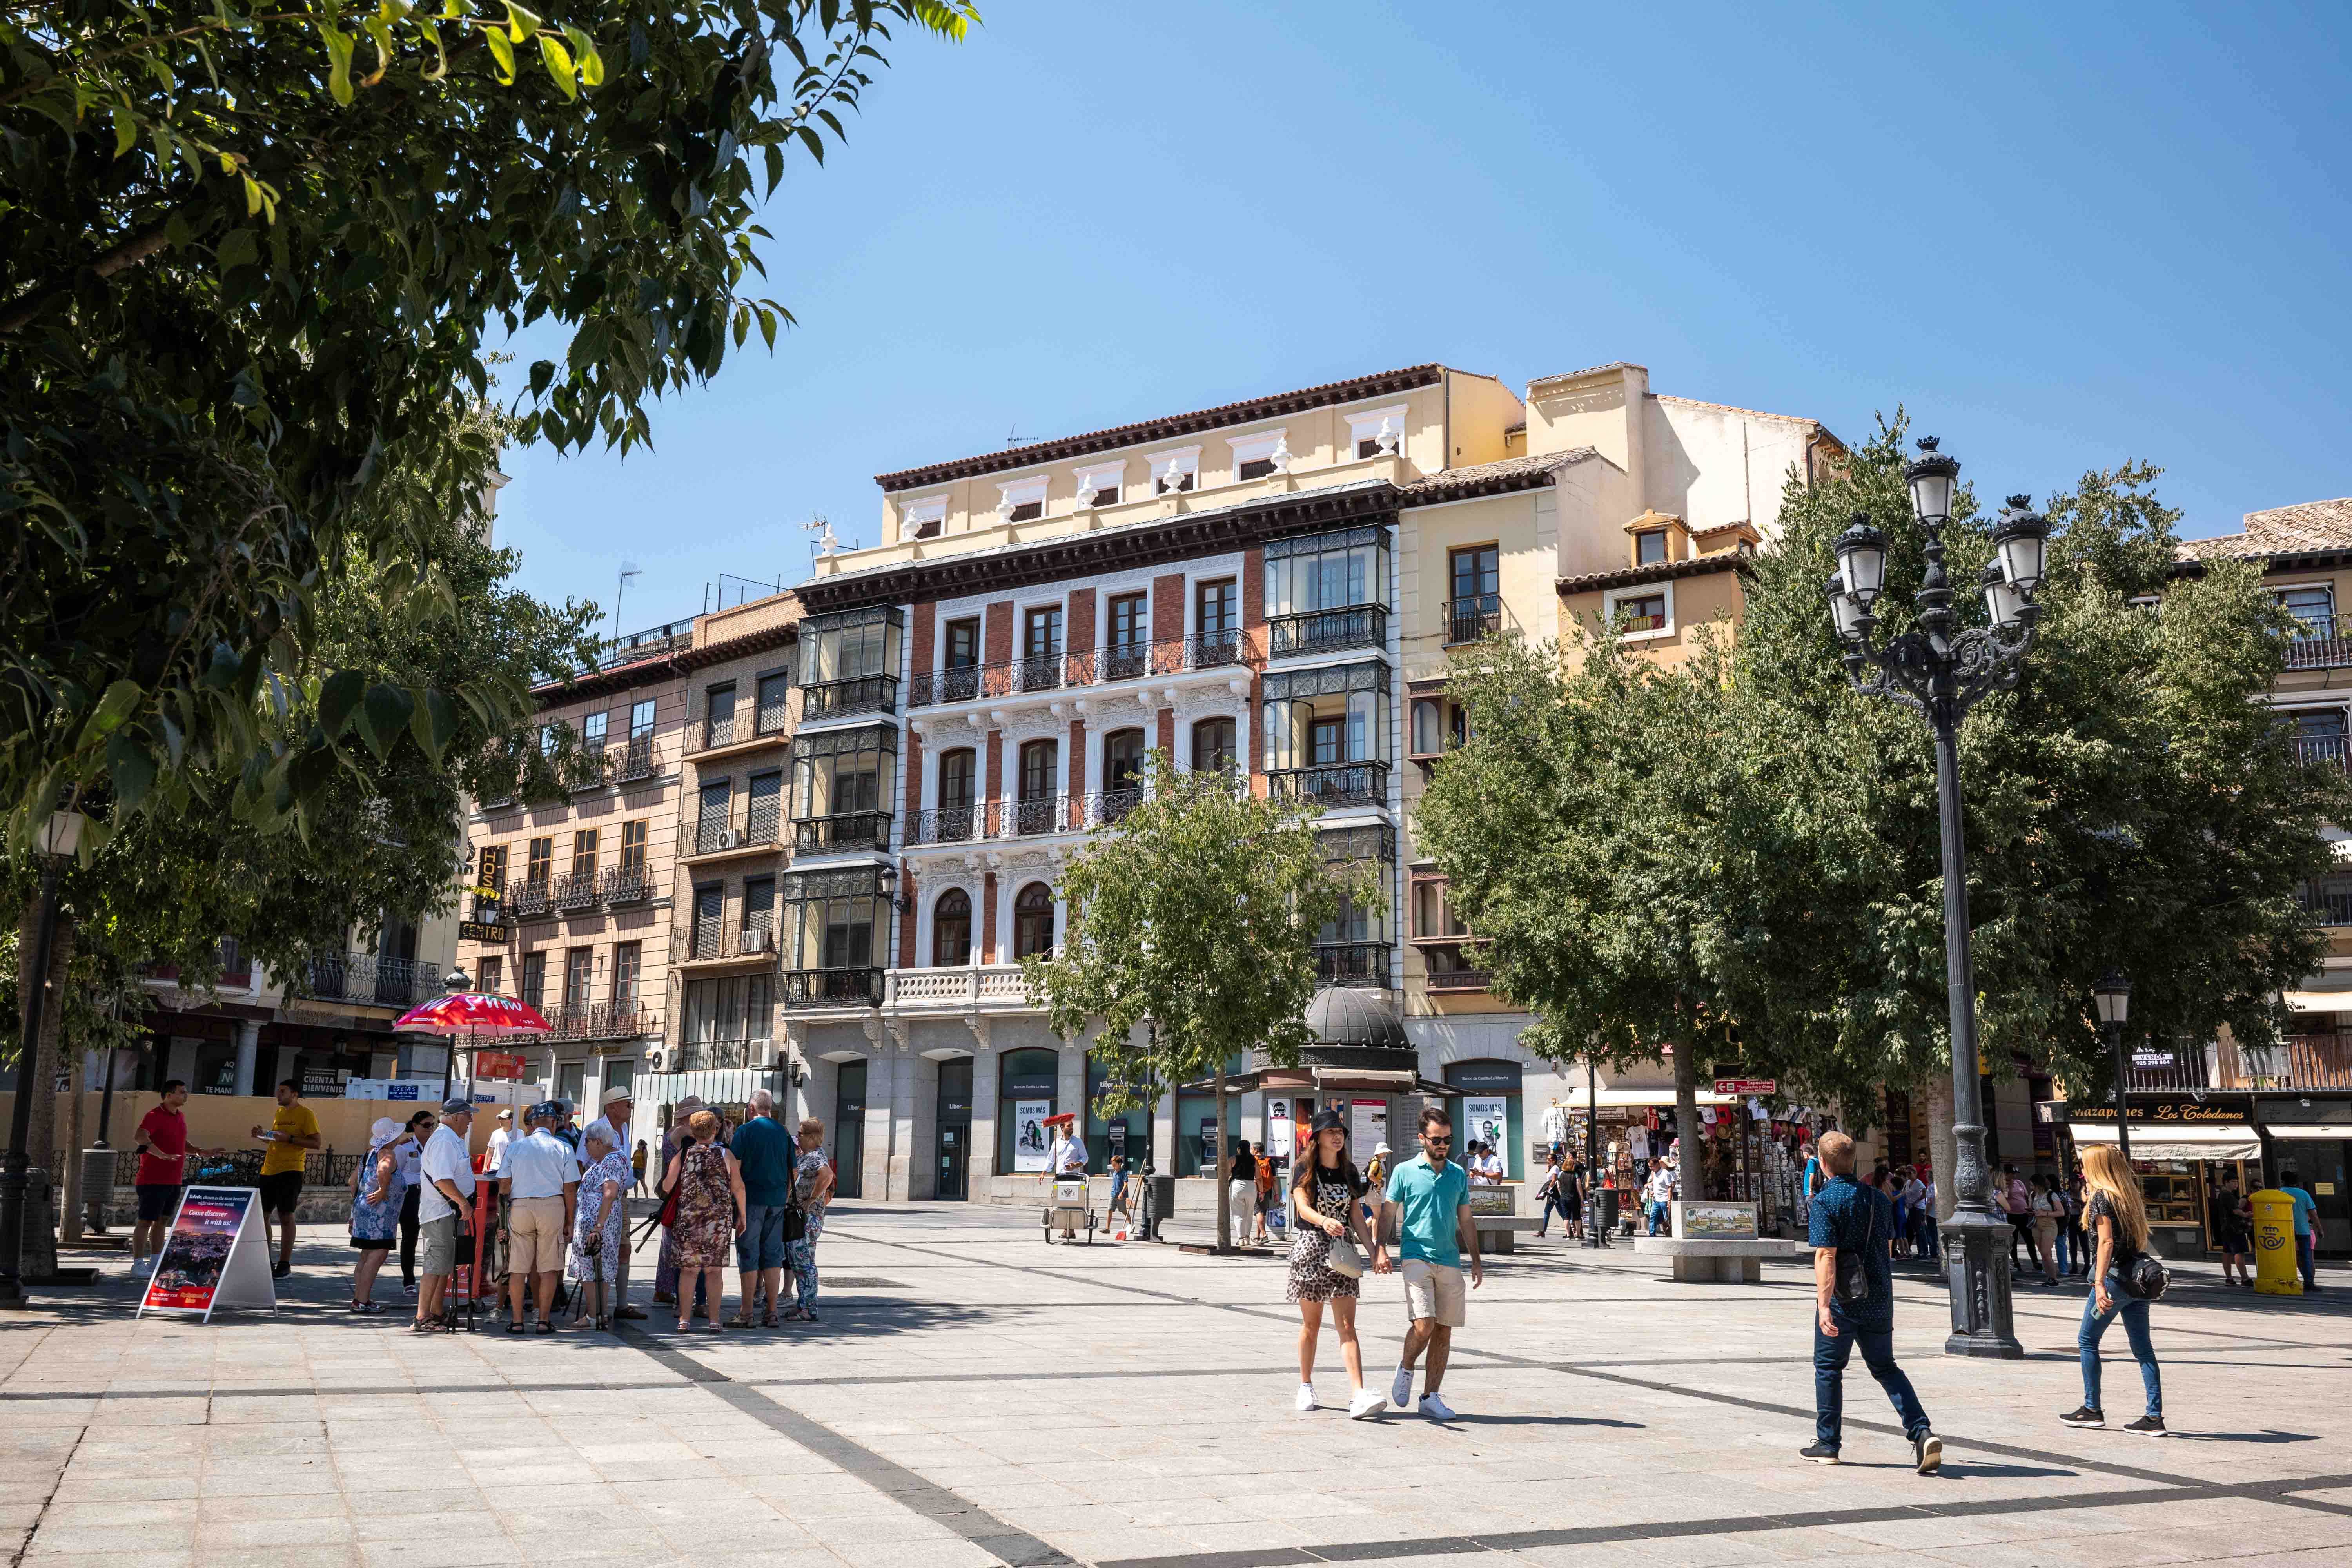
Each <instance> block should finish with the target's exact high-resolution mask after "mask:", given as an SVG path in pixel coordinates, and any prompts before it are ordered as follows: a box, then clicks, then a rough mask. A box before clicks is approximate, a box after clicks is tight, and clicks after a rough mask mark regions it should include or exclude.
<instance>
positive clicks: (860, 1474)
mask: <svg viewBox="0 0 2352 1568" xmlns="http://www.w3.org/2000/svg"><path fill="white" fill-rule="evenodd" d="M350 1256H351V1255H350V1253H349V1251H348V1249H347V1248H346V1247H344V1246H343V1245H342V1237H341V1235H340V1233H339V1232H336V1231H334V1230H332V1229H331V1228H330V1227H326V1226H319V1227H314V1228H313V1229H312V1230H310V1232H307V1233H306V1235H305V1238H304V1245H303V1247H302V1249H301V1251H300V1253H299V1256H298V1259H297V1266H296V1272H295V1276H294V1278H293V1279H289V1280H288V1281H285V1282H283V1284H282V1286H281V1289H285V1288H289V1287H290V1289H288V1293H287V1298H286V1303H285V1305H284V1307H283V1308H282V1309H281V1310H280V1311H279V1312H278V1314H277V1315H276V1316H275V1317H269V1316H238V1317H235V1318H226V1319H224V1320H222V1321H215V1322H214V1323H211V1324H209V1325H205V1324H197V1323H191V1322H184V1321H170V1320H156V1319H153V1318H150V1319H148V1320H146V1321H133V1320H132V1317H131V1291H130V1289H129V1287H128V1285H127V1284H124V1283H118V1284H116V1285H114V1286H113V1287H111V1288H110V1289H107V1290H104V1291H102V1292H95V1293H93V1292H85V1293H83V1294H81V1295H79V1296H74V1297H63V1296H58V1295H52V1296H49V1297H47V1298H45V1299H44V1301H43V1304H42V1307H41V1309H40V1310H36V1311H34V1312H31V1313H28V1314H25V1315H23V1316H21V1317H12V1318H10V1319H8V1320H6V1321H5V1322H0V1405H5V1428H0V1431H5V1436H0V1446H5V1464H0V1511H5V1525H6V1530H7V1533H6V1537H5V1544H6V1547H7V1550H8V1552H9V1553H10V1557H9V1562H10V1563H11V1564H14V1563H27V1564H29V1563H47V1562H52V1561H56V1560H58V1559H63V1558H67V1557H83V1558H89V1557H90V1556H92V1555H93V1554H96V1553H100V1552H103V1553H105V1554H107V1555H108V1556H110V1557H113V1558H115V1559H117V1560H120V1561H132V1562H136V1563H138V1564H139V1568H175V1565H177V1564H184V1563H208V1564H209V1563H257V1564H259V1563H285V1564H287V1565H289V1568H297V1565H299V1568H332V1565H334V1564H339V1563H368V1564H377V1563H382V1564H387V1565H390V1564H399V1565H400V1568H439V1565H444V1564H469V1563H566V1564H587V1563H604V1562H610V1563H615V1564H617V1563H667V1562H671V1561H677V1562H692V1563H698V1564H703V1565H706V1568H710V1565H716V1564H721V1563H733V1562H743V1563H751V1562H758V1563H769V1564H777V1565H781V1568H799V1565H803V1564H805V1565H807V1568H819V1565H823V1568H837V1565H838V1564H843V1563H847V1564H852V1565H855V1568H890V1565H895V1564H902V1563H903V1564H907V1565H908V1568H953V1565H957V1564H963V1563H971V1564H982V1563H994V1562H1003V1563H1022V1564H1025V1563H1063V1562H1071V1563H1110V1564H1120V1565H1123V1568H1139V1564H1140V1563H1145V1562H1150V1563H1159V1564H1166V1565H1167V1568H1244V1565H1256V1564H1265V1565H1273V1564H1284V1563H1319V1562H1343V1563H1344V1562H1372V1561H1378V1562H1381V1563H1413V1562H1419V1561H1424V1560H1426V1561H1437V1560H1441V1559H1443V1560H1444V1561H1448V1562H1454V1563H1460V1562H1463V1561H1465V1560H1475V1559H1478V1558H1496V1559H1522V1560H1526V1561H1528V1562H1533V1563H1586V1562H1591V1563H1648V1562H1662V1563H1664V1562H1671V1563H1678V1564H1685V1565H1694V1568H1704V1565H1706V1564H1716V1563H1776V1562H1780V1561H1782V1560H1801V1561H1814V1560H1824V1559H1829V1558H1832V1557H1855V1556H1863V1555H1867V1556H1873V1557H1875V1556H1881V1555H1884V1554H1885V1553H1887V1552H1901V1553H1903V1554H1904V1555H1905V1556H1906V1558H1907V1559H1909V1560H1912V1561H1917V1562H1927V1563H1946V1562H1948V1563H1968V1564H1969V1565H1970V1568H2010V1565H2012V1564H2014V1565H2018V1568H2023V1565H2027V1564H2045V1563H2046V1564H2083V1565H2086V1568H2105V1565H2109V1564H2127V1563H2128V1564H2138V1563H2203V1562H2217V1561H2224V1560H2226V1561H2230V1562H2232V1563H2282V1564H2285V1563H2292V1564H2298V1565H2301V1568H2318V1565H2320V1564H2323V1563H2344V1562H2347V1561H2352V1332H2347V1330H2352V1302H2347V1301H2346V1300H2345V1298H2346V1297H2352V1289H2347V1290H2345V1291H2344V1292H2343V1293H2342V1294H2340V1295H2338V1294H2334V1293H2331V1294H2328V1295H2324V1296H2321V1297H2319V1298H2317V1299H2315V1300H2305V1301H2271V1300H2264V1299H2260V1298H2255V1297H2252V1296H2251V1295H2250V1294H2248V1293H2246V1292H2243V1291H2227V1290H2224V1289H2222V1288H2221V1284H2220V1282H2219V1279H2218V1276H2217V1274H2216V1273H2215V1271H2213V1270H2211V1269H2210V1268H2200V1267H2199V1266H2195V1265H2190V1266H2186V1267H2184V1268H2181V1269H2180V1271H2179V1275H2178V1277H2177V1278H2178V1279H2179V1286H2178V1289H2177V1294H2176V1297H2175V1298H2172V1299H2168V1300H2166V1301H2165V1302H2164V1303H2162V1304H2161V1305H2159V1306H2158V1309H2157V1312H2156V1321H2157V1325H2158V1327H2157V1342H2158V1353H2159V1354H2160V1355H2161V1356H2162V1357H2163V1358H2164V1361H2165V1378H2166V1389H2165V1394H2166V1414H2167V1415H2168V1418H2169V1420H2170V1421H2171V1423H2172V1426H2173V1427H2174V1430H2175V1436H2172V1437H2170V1438H2168V1439H2165V1440H2161V1441H2150V1440H2147V1439H2145V1438H2140V1437H2136V1436H2130V1435H2127V1434H2126V1433H2124V1432H2122V1431H2120V1430H2118V1429H2116V1428H2114V1427H2110V1428H2109V1429H2108V1430H2105V1431H2078V1430H2072V1429H2068V1428H2066V1427H2063V1426H2060V1425H2059V1424H2058V1421H2057V1419H2056V1417H2057V1415H2058V1414H2059V1413H2060V1412H2061V1411H2063V1410H2067V1409H2071V1408H2072V1407H2073V1406H2074V1405H2075V1404H2076V1403H2077V1402H2078V1398H2079V1394H2080V1387H2079V1383H2078V1379H2077V1374H2076V1371H2075V1361H2074V1326H2075V1321H2076V1319H2077V1316H2078V1314H2079V1312H2080V1306H2081V1300H2080V1297H2079V1295H2078V1294H2076V1293H2074V1291H2072V1290H2068V1291H2065V1292H2063V1293H2062V1292H2058V1291H2043V1290H2040V1289H2034V1288H2032V1287H2031V1286H2029V1287H2027V1288H2026V1289H2024V1290H2023V1292H2022V1293H2021V1300H2020V1302H2019V1308H2018V1329H2019V1333H2020V1336H2021V1339H2022V1340H2023V1341H2024V1342H2025V1344H2026V1347H2027V1350H2028V1352H2029V1353H2028V1357H2027V1359H2026V1360H2025V1361H2023V1362H2022V1363H2005V1364H1987V1363H1966V1362H1961V1361H1958V1360H1955V1359H1952V1358H1949V1357H1947V1356H1944V1355H1942V1354H1940V1353H1938V1349H1937V1347H1938V1346H1939V1344H1940V1342H1941V1339H1942V1335H1943V1332H1944V1329H1945V1325H1946V1321H1947V1317H1946V1310H1945V1307H1944V1305H1943V1301H1942V1298H1941V1294H1940V1291H1939V1289H1937V1286H1936V1285H1935V1284H1934V1283H1933V1282H1931V1281H1929V1280H1927V1279H1925V1278H1923V1277H1921V1276H1919V1275H1917V1274H1916V1273H1913V1274H1907V1275H1905V1276H1902V1277H1899V1278H1898V1281H1897V1286H1896V1295H1897V1308H1896V1310H1897V1321H1896V1335H1895V1340H1896V1347H1897V1351H1898V1353H1899V1354H1900V1355H1902V1356H1903V1358H1904V1359H1905V1361H1906V1365H1907V1367H1908V1369H1909V1371H1910V1373H1911V1375H1912V1378H1913V1379H1914V1381H1915V1382H1916V1384H1917V1385H1918V1388H1919V1392H1920V1394H1921V1397H1922V1398H1923V1399H1924V1400H1925V1402H1926V1404H1927V1408H1928V1411H1929V1413H1930V1414H1931V1415H1932V1416H1933V1417H1934V1419H1935V1422H1936V1426H1937V1431H1938V1432H1939V1433H1941V1434H1942V1435H1943V1437H1944V1440H1945V1444H1946V1460H1945V1465H1944V1468H1943V1472H1942V1474H1941V1475H1940V1476H1937V1477H1935V1478H1923V1477H1920V1476H1917V1475H1916V1474H1914V1473H1913V1472H1912V1470H1911V1468H1910V1465H1909V1462H1908V1461H1909V1453H1908V1448H1907V1447H1906V1444H1905V1443H1904V1442H1903V1441H1902V1438H1901V1436H1900V1434H1899V1432H1898V1431H1897V1430H1896V1429H1895V1427H1894V1426H1893V1425H1892V1423H1891V1416H1892V1412H1891V1411H1890V1410H1889V1409H1888V1408H1887V1406H1886V1404H1885V1400H1884V1398H1883V1397H1882V1396H1881V1395H1880V1394H1879V1393H1878V1391H1877V1388H1876V1386H1875V1384H1873V1383H1872V1382H1871V1381H1870V1380H1869V1378H1868V1376H1867V1375H1866V1374H1865V1373H1864V1372H1863V1370H1862V1368H1861V1366H1860V1364H1859V1362H1858V1361H1857V1363H1856V1365H1855V1366H1854V1368H1853V1371H1852V1372H1851V1373H1849V1377H1848V1385H1847V1402H1846V1411H1847V1431H1846V1439H1845V1457H1846V1459H1847V1463H1846V1464H1844V1465H1843V1466H1842V1467H1839V1468H1822V1467H1817V1466H1814V1465H1811V1464H1807V1463H1805V1462H1803V1461H1801V1460H1800V1459H1799V1458H1797V1452H1796V1451H1797V1449H1798V1448H1799V1447H1801V1446H1802V1445H1803V1444H1804V1443H1806V1442H1808V1441H1809V1440H1810V1438H1811V1419H1812V1395H1811V1388H1812V1384H1811V1354H1810V1351H1811V1342H1810V1338H1809V1333H1810V1330H1809V1321H1810V1302H1809V1296H1810V1292H1811V1285H1810V1280H1809V1276H1808V1274H1807V1273H1806V1272H1805V1271H1804V1270H1802V1269H1801V1268H1797V1267H1795V1266H1792V1265H1775V1266H1771V1267H1769V1268H1768V1269H1767V1271H1766V1274H1765V1279H1764V1282H1763V1283H1762V1284H1761V1285H1759V1286H1746V1287H1742V1286H1727V1285H1675V1284H1671V1283H1668V1282H1666V1281H1665V1280H1664V1279H1662V1278H1660V1275H1661V1273H1662V1269H1661V1268H1660V1266H1659V1264H1657V1263H1656V1262H1654V1261H1643V1262H1637V1260H1636V1259H1635V1258H1634V1257H1633V1253H1632V1252H1631V1250H1630V1249H1627V1248H1622V1247H1621V1248H1619V1249H1617V1250H1613V1251H1612V1252H1609V1253H1606V1254H1595V1253H1591V1252H1588V1251H1585V1250H1583V1249H1581V1248H1572V1247H1565V1246H1563V1245H1562V1244H1561V1243H1559V1241H1558V1240H1553V1241H1551V1242H1549V1243H1541V1244H1538V1245H1537V1246H1535V1247H1529V1248H1528V1249H1527V1250H1523V1251H1521V1252H1520V1253H1519V1254H1518V1255H1517V1257H1515V1258H1507V1259H1503V1260H1499V1262H1498V1264H1497V1266H1496V1268H1495V1269H1494V1270H1493V1271H1492V1272H1491V1273H1490V1274H1489V1275H1488V1277H1487V1280H1486V1287H1485V1289H1482V1290H1479V1291H1477V1292H1476V1293H1475V1295H1474V1296H1473V1298H1472V1300H1471V1308H1470V1312H1471V1316H1470V1324H1469V1327H1468V1328H1467V1329H1466V1330H1465V1331H1463V1332H1462V1333H1461V1334H1460V1335H1459V1336H1458V1337H1457V1346H1458V1348H1457V1352H1456V1354H1455V1356H1454V1367H1453V1370H1452V1372H1451V1373H1450V1374H1449V1375H1448V1377H1447V1378H1446V1380H1445V1393H1446V1395H1447V1398H1448V1399H1449V1400H1450V1401H1451V1402H1452V1403H1453V1404H1454V1406H1455V1407H1456V1408H1457V1409H1458V1410H1459V1412H1460V1418H1459V1419H1458V1420H1457V1421H1455V1422H1454V1423H1452V1424H1450V1425H1448V1426H1435V1425H1433V1424H1430V1423H1428V1422H1425V1421H1423V1420H1421V1419H1420V1418H1418V1417H1416V1416H1410V1415H1395V1414H1393V1413H1391V1415H1388V1416H1386V1417H1383V1418H1382V1419H1381V1420H1379V1421H1374V1422H1363V1423H1350V1422H1349V1421H1348V1420H1347V1419H1346V1418H1345V1417H1344V1416H1343V1415H1341V1414H1339V1412H1337V1411H1334V1410H1329V1409H1327V1410H1324V1411H1322V1412H1319V1413H1318V1414H1315V1415H1297V1414H1295V1413H1294V1412H1293V1410H1292V1408H1291V1397H1292V1394H1294V1392H1295V1391H1296V1373H1295V1370H1294V1363H1293V1359H1292V1358H1293V1347H1294V1342H1295V1339H1296V1329H1297V1314H1296V1311H1295V1310H1294V1309H1292V1308H1289V1307H1287V1306H1286V1305H1285V1304H1284V1302H1283V1300H1282V1288H1283V1278H1284V1270H1283V1269H1282V1268H1281V1267H1280V1266H1279V1265H1278V1264H1276V1263H1273V1262H1268V1261H1260V1260H1219V1259H1213V1258H1202V1257H1197V1256H1192V1255H1187V1254H1182V1253H1179V1252H1177V1251H1175V1250H1174V1249H1173V1248H1170V1247H1149V1246H1143V1245H1130V1246H1125V1247H1120V1246H1116V1245H1108V1244H1106V1245H1097V1246H1095V1247H1091V1248H1089V1247H1069V1248H1064V1247H1059V1246H1055V1247H1046V1246H1045V1245H1044V1244H1043V1243H1042V1242H1041V1241H1040V1240H1039V1238H1038V1232H1037V1227H1036V1221H1035V1218H1034V1215H1031V1214H1028V1213H1021V1212H1015V1211H1010V1210H988V1209H972V1208H967V1207H963V1206H961V1205H925V1206H914V1207H883V1206H879V1205H854V1204H845V1205H839V1206H838V1207H837V1208H836V1209H835V1213H834V1216H833V1219H832V1222H831V1224H830V1226H828V1228H827V1230H826V1232H825V1236H824V1241H823V1243H822V1245H821V1248H820V1259H821V1262H822V1264H823V1267H824V1270H825V1272H826V1274H827V1276H828V1279H827V1284H826V1293H825V1298H824V1303H823V1309H824V1322H823V1323H822V1324H820V1325H816V1326H814V1327H813V1328H812V1327H803V1328H802V1329H800V1330H797V1331H795V1330H789V1329H787V1330H779V1331H749V1332H735V1331H730V1332H729V1333H728V1334H726V1335H724V1336H721V1337H719V1338H716V1339H713V1338H711V1337H710V1336H709V1335H708V1334H705V1333H696V1334H693V1335H690V1336H680V1335H678V1334H677V1333H676V1332H675V1331H673V1329H672V1328H671V1326H670V1324H671V1322H672V1321H673V1320H672V1319H671V1318H670V1317H669V1315H668V1314H667V1312H666V1311H665V1310H661V1309H654V1316H653V1317H652V1318H651V1319H650V1320H649V1321H647V1322H646V1323H644V1324H637V1325H633V1326H632V1331H631V1332H629V1333H628V1334H627V1335H626V1336H625V1338H622V1339H619V1340H615V1339H614V1338H612V1337H609V1336H601V1335H594V1334H589V1333H578V1334H566V1335H563V1336H561V1337H558V1338H552V1339H532V1338H526V1339H511V1338H509V1337H507V1336H506V1335H504V1334H502V1333H478V1334H461V1335H454V1336H453V1335H437V1336H429V1337H428V1336H415V1335H411V1334H409V1333H407V1332H405V1331H404V1321H403V1318H402V1317H401V1315H400V1314H401V1313H402V1311H403V1306H402V1304H401V1303H402V1299H401V1297H400V1295H399V1284H398V1277H397V1273H396V1271H394V1270H390V1269H388V1270H387V1271H386V1273H387V1276H388V1277H389V1278H390V1285H389V1287H388V1288H387V1287H384V1286H379V1295H380V1297H381V1298H382V1299H383V1300H387V1301H389V1302H392V1303H394V1305H393V1307H392V1309H391V1310H390V1311H389V1312H388V1313H387V1315H386V1316H384V1317H381V1318H372V1319H371V1318H352V1317H350V1316H348V1315H346V1314H345V1313H344V1312H343V1311H342V1310H341V1308H340V1306H338V1305H337V1303H338V1302H340V1301H341V1300H345V1299H347V1283H348V1277H349V1276H348V1266H349V1259H350ZM118 1267H119V1266H118ZM651 1277H652V1258H650V1257H649V1256H643V1255H641V1258H640V1262H639V1265H638V1270H637V1280H638V1284H637V1288H636V1293H637V1300H638V1301H639V1303H640V1304H644V1303H645V1301H646V1295H647V1293H648V1292H649V1290H650V1289H651V1285H650V1281H651ZM2338 1278H2339V1279H2344V1278H2352V1277H2342V1276H2339V1277H2338ZM730 1289H731V1276H730ZM1366 1297H1367V1300H1366V1302H1365V1327H1366V1330H1367V1349H1368V1352H1370V1353H1369V1355H1368V1358H1367V1359H1368V1360H1369V1361H1370V1363H1371V1366H1370V1368H1368V1377H1369V1378H1370V1380H1371V1381H1373V1382H1374V1383H1375V1384H1376V1385H1377V1384H1384V1383H1385V1381H1386V1373H1387V1372H1388V1370H1389V1369H1390V1367H1391V1365H1392V1364H1393V1362H1394V1357H1395V1347H1396V1344H1397V1342H1398V1340H1399V1338H1400V1337H1401V1335H1402V1330H1403V1327H1404V1322H1403V1311H1402V1288H1401V1286H1400V1284H1399V1283H1398V1281H1397V1280H1396V1279H1394V1278H1393V1277H1391V1278H1389V1279H1368V1280H1367V1282H1366ZM731 1304H732V1298H731V1296H730V1310H731ZM2110 1339H2111V1341H2112V1342H2113V1343H2112V1344H2111V1346H2110V1350H2111V1356H2112V1355H2120V1354H2123V1353H2124V1352H2123V1346H2122V1343H2121V1341H2122V1334H2121V1332H2120V1331H2116V1332H2115V1333H2113V1334H2111V1336H2110ZM2107 1386H2108V1390H2109V1392H2108V1397H2107V1404H2108V1406H2109V1409H2110V1411H2111V1413H2119V1414H2116V1415H2115V1416H2114V1418H2115V1419H2116V1420H2118V1421H2120V1420H2121V1419H2123V1418H2124V1417H2126V1416H2127V1415H2134V1414H2137V1404H2138V1397H2139V1380H2138V1377H2137V1373H2136V1372H2135V1370H2134V1369H2133V1367H2132V1365H2131V1363H2130V1362H2129V1360H2128V1359H2125V1360H2123V1361H2121V1362H2117V1361H2115V1360H2113V1359H2111V1360H2110V1362H2109V1365H2108V1371H2107ZM1318 1389H1319V1391H1320V1393H1321V1394H1322V1396H1323V1397H1324V1398H1325V1399H1326V1400H1327V1401H1330V1402H1333V1403H1339V1402H1343V1401H1344V1399H1345V1396H1346V1393H1347V1382H1346V1377H1345V1374H1344V1372H1343V1370H1342V1368H1341V1366H1340V1363H1339V1350H1338V1342H1337V1341H1336V1340H1335V1339H1333V1338H1332V1337H1331V1335H1330V1333H1329V1331H1328V1328H1327V1331H1326V1334H1325V1338H1324V1342H1323V1354H1322V1357H1321V1362H1320V1365H1319V1366H1318Z"/></svg>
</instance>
